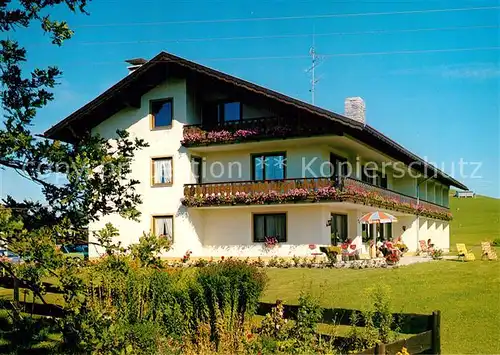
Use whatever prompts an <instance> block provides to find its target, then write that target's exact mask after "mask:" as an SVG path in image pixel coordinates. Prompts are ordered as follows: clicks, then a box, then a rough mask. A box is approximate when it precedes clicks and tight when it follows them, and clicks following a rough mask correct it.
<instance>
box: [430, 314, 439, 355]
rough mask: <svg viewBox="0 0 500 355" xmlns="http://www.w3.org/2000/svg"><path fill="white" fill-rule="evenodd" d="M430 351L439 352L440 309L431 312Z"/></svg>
mask: <svg viewBox="0 0 500 355" xmlns="http://www.w3.org/2000/svg"><path fill="white" fill-rule="evenodd" d="M432 353H433V354H441V311H434V312H432Z"/></svg>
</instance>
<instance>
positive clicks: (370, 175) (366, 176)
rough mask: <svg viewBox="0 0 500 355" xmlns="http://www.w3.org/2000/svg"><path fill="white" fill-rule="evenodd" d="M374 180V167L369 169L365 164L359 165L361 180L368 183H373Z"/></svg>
mask: <svg viewBox="0 0 500 355" xmlns="http://www.w3.org/2000/svg"><path fill="white" fill-rule="evenodd" d="M374 180H376V171H375V170H374V169H369V168H367V167H366V166H364V165H362V166H361V181H363V182H367V183H369V184H374Z"/></svg>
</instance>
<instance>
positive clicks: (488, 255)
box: [481, 242, 497, 260]
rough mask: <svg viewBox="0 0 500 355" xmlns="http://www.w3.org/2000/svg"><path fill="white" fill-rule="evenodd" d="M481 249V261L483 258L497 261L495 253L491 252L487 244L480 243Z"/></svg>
mask: <svg viewBox="0 0 500 355" xmlns="http://www.w3.org/2000/svg"><path fill="white" fill-rule="evenodd" d="M481 249H482V254H481V260H482V259H483V258H485V257H486V258H488V260H497V253H496V252H495V250H493V248H492V247H491V244H490V243H489V242H482V243H481Z"/></svg>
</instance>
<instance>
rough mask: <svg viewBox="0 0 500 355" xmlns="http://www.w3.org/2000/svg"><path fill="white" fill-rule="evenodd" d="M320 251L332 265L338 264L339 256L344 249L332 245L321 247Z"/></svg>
mask: <svg viewBox="0 0 500 355" xmlns="http://www.w3.org/2000/svg"><path fill="white" fill-rule="evenodd" d="M319 250H320V251H321V252H323V253H325V255H326V257H327V258H328V261H329V262H330V264H335V263H336V262H337V255H339V254H340V253H341V252H342V249H341V248H340V247H338V246H336V245H330V246H328V247H320V248H319Z"/></svg>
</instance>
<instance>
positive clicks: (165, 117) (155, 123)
mask: <svg viewBox="0 0 500 355" xmlns="http://www.w3.org/2000/svg"><path fill="white" fill-rule="evenodd" d="M150 107H151V118H152V120H151V128H163V127H170V126H171V125H172V119H173V116H174V113H173V102H172V99H167V100H154V101H151V104H150Z"/></svg>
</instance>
